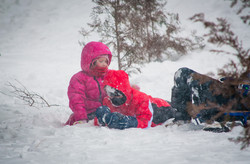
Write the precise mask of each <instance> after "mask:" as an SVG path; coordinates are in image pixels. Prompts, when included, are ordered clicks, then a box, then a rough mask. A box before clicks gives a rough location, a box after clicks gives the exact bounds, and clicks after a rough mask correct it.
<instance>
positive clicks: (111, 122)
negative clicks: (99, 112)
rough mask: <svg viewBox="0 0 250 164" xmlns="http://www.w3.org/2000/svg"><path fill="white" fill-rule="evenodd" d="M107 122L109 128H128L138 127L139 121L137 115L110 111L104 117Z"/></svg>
mask: <svg viewBox="0 0 250 164" xmlns="http://www.w3.org/2000/svg"><path fill="white" fill-rule="evenodd" d="M104 120H105V123H106V124H107V126H108V127H109V128H114V129H121V130H122V129H126V128H132V127H134V128H136V127H137V125H138V121H137V119H136V118H135V117H132V116H125V115H123V114H121V113H117V112H114V113H109V114H107V115H106V116H105V118H104Z"/></svg>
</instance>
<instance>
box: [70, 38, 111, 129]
mask: <svg viewBox="0 0 250 164" xmlns="http://www.w3.org/2000/svg"><path fill="white" fill-rule="evenodd" d="M111 58H112V54H111V52H110V50H109V48H108V47H107V46H106V45H105V44H103V43H101V42H89V43H88V44H86V45H85V47H84V48H83V50H82V54H81V68H82V70H81V71H80V72H78V73H76V74H75V75H73V76H72V78H71V80H70V83H69V87H68V97H69V107H70V108H71V110H72V111H73V114H71V115H70V117H69V119H68V121H67V122H66V125H74V124H77V123H79V122H87V121H88V120H92V119H93V118H94V117H95V111H96V108H98V107H99V106H101V105H102V100H103V98H104V97H105V96H106V95H105V92H104V90H103V87H104V86H103V84H102V83H103V79H104V76H105V74H106V73H107V71H108V66H109V65H110V62H111Z"/></svg>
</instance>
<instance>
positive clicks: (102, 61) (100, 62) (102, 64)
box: [95, 57, 108, 67]
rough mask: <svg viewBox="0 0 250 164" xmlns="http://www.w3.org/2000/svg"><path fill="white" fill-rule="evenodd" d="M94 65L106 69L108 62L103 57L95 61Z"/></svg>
mask: <svg viewBox="0 0 250 164" xmlns="http://www.w3.org/2000/svg"><path fill="white" fill-rule="evenodd" d="M95 65H96V66H97V67H107V66H108V60H107V58H105V57H100V58H98V59H97V60H96V63H95Z"/></svg>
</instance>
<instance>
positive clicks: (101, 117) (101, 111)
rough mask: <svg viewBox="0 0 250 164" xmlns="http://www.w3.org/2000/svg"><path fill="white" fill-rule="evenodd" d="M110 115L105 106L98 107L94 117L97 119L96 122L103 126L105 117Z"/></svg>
mask: <svg viewBox="0 0 250 164" xmlns="http://www.w3.org/2000/svg"><path fill="white" fill-rule="evenodd" d="M109 113H110V109H109V107H107V106H100V107H98V108H97V109H96V112H95V115H96V118H97V119H98V122H99V123H100V124H101V125H102V126H105V125H106V123H105V119H104V118H105V116H106V115H107V114H109Z"/></svg>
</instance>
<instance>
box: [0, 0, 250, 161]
mask: <svg viewBox="0 0 250 164" xmlns="http://www.w3.org/2000/svg"><path fill="white" fill-rule="evenodd" d="M229 5H230V1H217V0H210V1H206V0H186V1H181V0H168V5H167V7H166V9H167V11H170V12H175V13H176V12H178V13H179V16H180V19H181V22H182V25H183V27H185V29H184V30H183V35H187V33H188V31H192V30H193V29H196V30H197V32H198V33H200V34H202V33H205V32H206V30H204V29H203V27H202V25H200V24H199V23H192V22H190V21H188V20H187V18H189V17H191V16H193V15H194V14H195V13H199V12H204V13H205V18H207V19H209V20H215V19H216V17H218V16H220V17H225V18H227V19H228V21H229V22H230V23H231V24H232V26H231V27H232V30H233V31H235V33H236V34H237V35H238V36H239V39H240V40H242V41H243V44H244V46H245V47H248V46H249V45H250V32H249V26H247V25H244V24H242V22H241V20H240V19H239V16H238V15H236V14H235V13H236V9H235V8H233V9H231V8H230V7H229ZM92 7H93V3H92V2H91V1H90V0H89V1H82V0H72V1H68V0H53V1H51V0H43V1H38V0H0V27H1V28H0V36H1V37H0V54H1V55H0V70H1V71H0V77H1V78H0V91H1V93H5V94H10V93H9V90H11V88H9V87H8V86H6V84H8V82H11V83H13V84H16V85H18V86H19V87H20V85H19V84H18V83H16V80H18V81H19V82H20V83H21V84H23V85H24V86H25V87H26V88H27V89H28V90H30V91H34V92H36V93H39V94H40V95H42V96H43V97H44V98H45V99H46V100H48V102H49V103H51V104H58V105H60V106H53V107H50V108H48V107H39V108H34V107H29V106H27V105H25V104H24V102H23V101H21V100H19V99H17V98H14V97H13V96H7V95H5V94H1V93H0V163H5V164H12V163H19V164H22V163H25V164H27V163H49V164H50V163H51V164H53V163H124V164H125V163H130V164H132V163H147V164H148V163H149V164H150V163H178V164H179V163H181V164H183V163H220V164H223V163H226V164H235V163H239V164H246V163H249V161H250V156H249V153H250V149H249V148H247V149H245V150H240V147H241V145H240V144H235V143H232V142H230V141H229V140H228V138H236V137H237V136H239V135H240V132H241V131H242V128H241V127H236V128H234V129H233V130H232V131H231V132H229V133H219V134H217V133H211V132H206V131H202V130H201V129H200V128H199V126H197V125H193V124H186V125H180V126H177V125H173V126H168V127H165V126H158V127H155V128H149V129H146V130H145V129H126V130H114V129H108V128H106V127H95V126H93V122H90V123H88V124H77V125H75V126H71V127H70V126H63V123H65V122H66V120H67V119H68V117H69V115H70V114H71V110H70V109H69V107H68V98H67V87H68V84H69V80H70V78H71V76H72V75H73V74H74V73H76V72H78V71H79V70H80V53H81V47H80V45H79V44H78V41H80V40H82V39H83V38H82V37H81V35H80V34H79V32H78V31H79V30H80V28H81V27H84V26H86V23H87V22H89V21H90V18H89V15H90V12H91V8H92ZM248 12H249V10H248ZM97 39H98V37H97V35H93V36H92V37H90V38H88V40H89V41H91V40H97ZM210 48H214V47H213V45H209V46H208V47H206V48H205V49H203V50H200V51H195V52H192V53H190V54H188V55H186V56H183V57H182V58H181V59H180V60H177V61H165V62H162V63H158V62H152V63H149V64H147V65H145V66H144V67H143V68H142V73H141V74H133V75H132V76H131V77H130V80H131V83H135V84H137V85H139V86H140V88H141V91H143V92H145V93H147V94H150V95H152V96H154V97H160V98H163V99H166V100H170V99H171V88H172V86H173V85H174V81H173V79H174V73H175V71H177V70H178V69H179V68H180V67H189V68H192V69H194V70H196V71H198V72H200V73H204V74H206V73H208V72H213V73H215V74H216V71H217V69H218V68H221V67H222V66H223V65H224V64H226V63H227V62H228V61H229V59H230V56H229V55H218V54H212V53H211V52H209V49H210ZM248 48H249V47H248ZM110 68H111V69H117V62H116V60H115V59H112V64H111V66H110ZM215 77H216V76H215ZM15 79H16V80H15Z"/></svg>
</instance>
